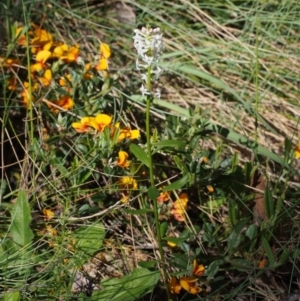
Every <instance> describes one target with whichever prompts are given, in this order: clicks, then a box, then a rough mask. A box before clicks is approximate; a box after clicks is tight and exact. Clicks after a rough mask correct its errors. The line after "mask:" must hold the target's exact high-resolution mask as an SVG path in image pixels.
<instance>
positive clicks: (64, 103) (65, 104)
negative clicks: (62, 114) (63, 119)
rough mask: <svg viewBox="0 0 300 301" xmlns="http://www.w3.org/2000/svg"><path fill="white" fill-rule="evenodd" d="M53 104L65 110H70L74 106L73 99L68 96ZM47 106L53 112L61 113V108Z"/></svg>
mask: <svg viewBox="0 0 300 301" xmlns="http://www.w3.org/2000/svg"><path fill="white" fill-rule="evenodd" d="M53 103H54V104H56V105H57V106H59V107H60V108H62V109H65V110H70V109H72V108H73V106H74V101H73V99H72V98H71V97H70V96H68V95H64V96H62V97H61V98H60V99H59V100H56V101H53ZM47 105H48V107H49V108H50V109H51V111H52V112H54V113H58V112H59V108H56V107H54V106H52V105H51V104H49V103H47Z"/></svg>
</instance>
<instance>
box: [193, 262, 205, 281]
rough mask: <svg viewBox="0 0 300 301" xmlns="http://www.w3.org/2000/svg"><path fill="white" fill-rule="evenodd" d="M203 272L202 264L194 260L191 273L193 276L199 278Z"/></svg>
mask: <svg viewBox="0 0 300 301" xmlns="http://www.w3.org/2000/svg"><path fill="white" fill-rule="evenodd" d="M204 272H205V267H204V265H203V264H198V262H197V260H196V259H194V261H193V271H192V274H193V275H194V276H198V277H201V276H202V275H203V274H204Z"/></svg>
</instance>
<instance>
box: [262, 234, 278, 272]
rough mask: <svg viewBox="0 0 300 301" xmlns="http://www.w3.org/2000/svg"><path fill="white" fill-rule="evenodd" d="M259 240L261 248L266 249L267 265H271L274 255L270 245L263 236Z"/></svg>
mask: <svg viewBox="0 0 300 301" xmlns="http://www.w3.org/2000/svg"><path fill="white" fill-rule="evenodd" d="M261 242H262V245H263V248H264V249H265V251H266V254H267V257H268V261H269V266H270V267H273V266H274V264H275V259H274V255H273V252H272V249H271V246H270V244H269V242H268V241H267V239H266V238H265V237H264V236H262V237H261Z"/></svg>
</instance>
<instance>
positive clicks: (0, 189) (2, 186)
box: [0, 179, 7, 196]
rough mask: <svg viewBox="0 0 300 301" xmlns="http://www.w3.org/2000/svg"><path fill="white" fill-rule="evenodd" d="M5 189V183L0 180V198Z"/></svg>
mask: <svg viewBox="0 0 300 301" xmlns="http://www.w3.org/2000/svg"><path fill="white" fill-rule="evenodd" d="M6 188H7V182H6V181H5V180H4V179H0V196H3V194H4V192H5V190H6Z"/></svg>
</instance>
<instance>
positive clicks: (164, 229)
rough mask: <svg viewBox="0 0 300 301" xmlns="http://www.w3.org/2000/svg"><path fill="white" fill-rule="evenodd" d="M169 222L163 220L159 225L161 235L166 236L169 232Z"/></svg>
mask: <svg viewBox="0 0 300 301" xmlns="http://www.w3.org/2000/svg"><path fill="white" fill-rule="evenodd" d="M168 227H169V223H168V222H167V221H164V222H161V223H160V226H159V231H160V237H164V236H165V235H166V233H167V230H168Z"/></svg>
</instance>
